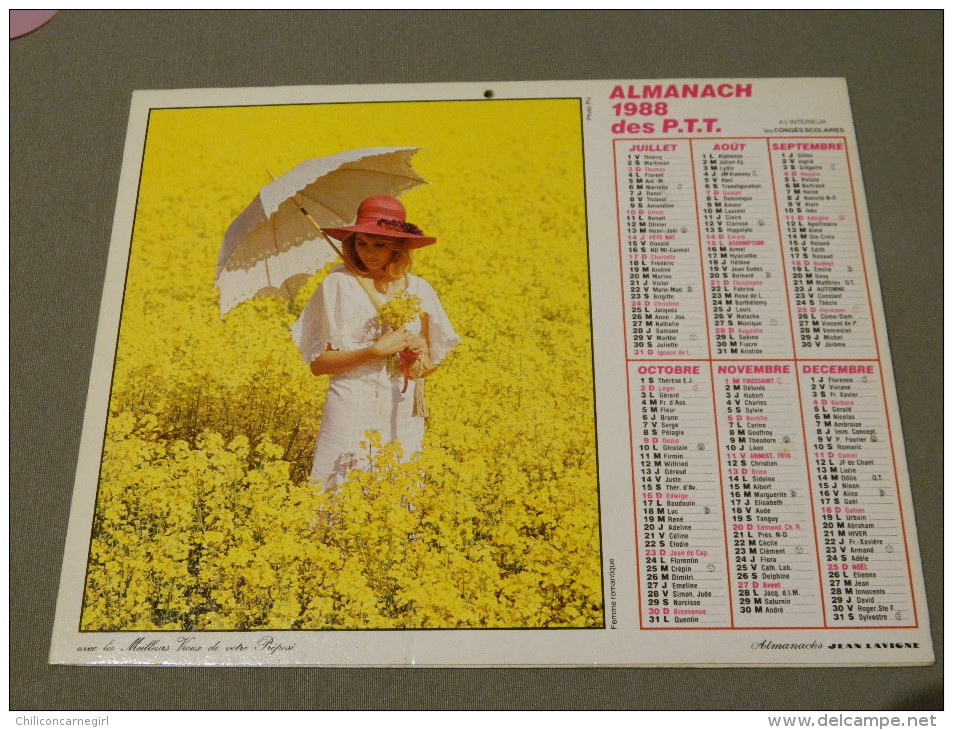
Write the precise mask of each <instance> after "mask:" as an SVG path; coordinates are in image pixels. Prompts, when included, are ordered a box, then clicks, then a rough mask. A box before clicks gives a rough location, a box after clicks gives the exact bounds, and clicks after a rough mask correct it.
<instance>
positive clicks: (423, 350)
mask: <svg viewBox="0 0 953 730" xmlns="http://www.w3.org/2000/svg"><path fill="white" fill-rule="evenodd" d="M407 349H410V350H411V351H412V352H414V353H415V354H417V355H428V356H429V353H430V348H429V347H428V346H427V339H426V338H425V337H423V336H421V335H413V334H411V333H410V332H407V331H405V330H402V329H400V330H391V331H390V332H385V333H384V334H383V335H381V337H380V338H379V339H378V340H377V342H375V343H374V344H373V345H370V346H369V347H365V348H362V349H360V350H350V351H347V352H340V351H338V350H332V349H331V347H330V345H329V346H328V349H327V350H325V351H324V352H323V353H321V355H320V356H319V357H317V358H315V359H314V360H313V361H312V362H311V372H312V373H313V374H314V375H338V374H341V373H346V372H348V371H349V370H353V369H354V368H356V367H360V366H361V365H365V364H367V363H369V362H372V361H374V360H380V359H382V358H385V357H390V356H391V355H394V354H396V353H398V352H401V351H402V350H407Z"/></svg>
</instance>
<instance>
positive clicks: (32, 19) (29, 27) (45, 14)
mask: <svg viewBox="0 0 953 730" xmlns="http://www.w3.org/2000/svg"><path fill="white" fill-rule="evenodd" d="M58 12H59V10H11V11H10V40H13V39H14V38H19V37H20V36H21V35H26V34H27V33H30V32H31V31H34V30H36V29H37V28H39V27H40V26H41V25H43V24H44V23H46V22H47V21H48V20H49V19H50V18H52V17H53V16H54V15H56V14H57V13H58Z"/></svg>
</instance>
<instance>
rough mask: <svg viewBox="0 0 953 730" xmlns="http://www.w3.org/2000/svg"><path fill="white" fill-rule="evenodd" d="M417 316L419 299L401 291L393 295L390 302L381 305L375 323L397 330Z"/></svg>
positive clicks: (418, 313) (418, 314)
mask: <svg viewBox="0 0 953 730" xmlns="http://www.w3.org/2000/svg"><path fill="white" fill-rule="evenodd" d="M419 316H420V297H417V296H414V295H413V294H408V293H407V292H406V291H401V292H398V293H397V294H395V295H394V297H393V298H392V299H390V301H387V302H385V303H384V304H382V305H381V308H380V310H378V312H377V321H378V322H380V323H381V324H383V325H387V326H389V327H390V328H391V329H393V330H399V329H400V328H401V327H403V326H404V325H405V324H408V323H409V322H412V321H413V320H414V318H415V317H419Z"/></svg>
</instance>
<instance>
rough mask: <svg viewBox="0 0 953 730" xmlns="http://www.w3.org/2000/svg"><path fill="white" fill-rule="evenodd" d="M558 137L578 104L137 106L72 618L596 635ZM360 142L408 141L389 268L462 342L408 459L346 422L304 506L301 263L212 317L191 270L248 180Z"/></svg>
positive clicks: (567, 179)
mask: <svg viewBox="0 0 953 730" xmlns="http://www.w3.org/2000/svg"><path fill="white" fill-rule="evenodd" d="M580 134H581V132H580V110H579V104H578V101H577V100H528V101H502V100H501V101H496V100H494V101H485V100H481V101H449V102H427V103H378V104H323V105H290V106H269V107H247V108H245V107H229V108H204V109H164V110H153V111H152V113H151V116H150V121H149V131H148V137H147V143H146V150H145V155H144V158H143V169H142V175H141V180H140V189H139V203H138V208H137V212H136V219H135V229H134V233H133V238H132V242H131V250H130V259H129V266H128V272H127V279H126V294H125V298H124V302H123V309H122V319H121V327H120V336H119V344H118V347H117V351H116V363H115V369H114V373H113V384H112V391H111V396H110V404H109V419H108V425H107V433H106V443H105V448H104V452H103V456H102V468H101V473H100V483H99V490H98V494H97V503H96V512H95V520H94V525H93V533H92V541H91V545H90V556H89V567H88V571H87V577H86V590H85V600H84V608H83V614H82V628H83V629H85V630H95V631H107V630H108V631H114V630H253V629H266V628H267V629H300V630H317V629H362V628H375V629H382V628H480V627H494V628H508V627H599V626H602V625H603V620H604V618H603V605H602V579H601V569H600V566H601V551H600V542H599V540H600V537H599V536H600V532H599V513H598V490H597V479H596V450H595V432H594V405H593V378H592V347H591V341H590V325H589V321H590V320H589V318H590V308H589V292H588V270H587V246H586V221H585V207H584V192H583V178H582V150H581V138H580ZM372 146H417V147H421V148H423V149H422V150H421V151H420V152H419V153H418V154H417V156H416V158H415V161H414V165H415V169H416V170H417V171H418V172H419V173H420V174H421V175H423V176H424V177H425V178H426V179H427V180H428V181H430V183H431V184H430V185H427V186H423V187H421V188H418V189H416V190H413V191H410V192H408V193H406V194H405V195H404V196H402V201H403V202H404V204H405V205H406V207H407V210H408V220H410V221H412V222H414V223H416V224H417V225H419V226H420V227H421V228H423V230H424V231H426V232H427V234H428V235H433V236H436V238H437V240H438V243H437V245H435V246H430V247H427V248H425V249H423V250H421V251H418V252H415V259H414V268H413V271H414V273H416V274H419V275H420V276H423V277H424V278H425V279H427V280H428V281H429V282H430V283H431V284H432V285H433V286H434V288H435V290H436V291H437V293H438V295H439V297H440V299H441V301H442V303H443V305H444V307H445V309H446V310H447V313H448V315H449V317H450V319H451V321H452V322H453V325H454V327H455V329H456V330H457V332H458V333H459V334H460V335H461V337H462V342H461V344H460V345H459V347H458V348H457V349H456V350H454V352H453V353H452V354H451V356H450V357H448V359H447V360H446V361H445V363H444V365H443V366H442V367H441V369H440V371H438V373H437V374H436V375H434V376H433V377H432V378H430V379H428V381H427V400H428V404H427V405H428V410H429V412H430V417H429V419H428V424H427V435H426V438H425V446H424V452H423V454H422V455H421V458H420V460H418V461H415V462H410V463H404V464H401V463H399V462H398V458H397V453H398V451H399V449H400V445H399V444H396V443H391V444H385V443H381V442H380V439H379V437H378V436H377V435H376V434H373V433H371V434H368V441H367V448H368V451H369V454H370V456H371V459H372V461H373V463H374V465H375V468H374V470H373V471H372V472H370V473H364V472H355V473H354V474H353V475H352V478H351V479H350V481H349V482H347V483H346V484H345V485H344V487H343V488H342V489H341V490H340V491H339V492H338V493H336V494H319V493H318V492H317V490H316V489H315V487H314V486H313V485H312V484H311V482H310V481H309V479H308V472H309V469H310V458H311V449H312V447H313V444H314V438H315V436H316V434H317V432H318V428H319V426H320V417H321V407H322V405H323V400H324V391H325V389H326V386H327V380H326V378H324V377H314V376H313V375H311V373H310V371H309V369H308V367H307V366H306V365H304V364H303V363H302V362H301V359H300V356H299V354H298V352H297V350H296V349H295V347H294V344H293V343H292V341H291V338H290V335H289V331H288V328H289V326H290V325H291V323H292V322H293V321H294V320H295V318H296V316H297V314H298V312H300V310H301V308H302V307H303V306H304V303H305V302H306V301H307V298H308V297H309V296H310V295H311V293H313V291H314V289H315V287H316V286H317V285H318V283H319V282H320V280H321V277H322V275H323V273H325V272H319V274H318V275H316V276H314V277H312V279H311V280H310V281H309V283H308V284H307V285H306V286H305V287H304V288H303V289H302V290H301V292H299V295H298V298H297V299H296V301H294V302H292V303H289V302H286V301H284V300H281V299H276V298H260V299H256V300H253V301H250V302H246V303H243V304H241V305H239V306H237V307H236V308H235V309H233V310H232V311H231V312H229V313H228V314H227V315H226V316H225V317H224V318H220V317H219V311H218V303H217V296H218V294H217V291H216V290H215V288H214V286H213V280H214V276H215V263H216V260H217V256H218V248H219V245H220V243H221V240H222V236H223V234H224V232H225V229H226V228H227V227H228V225H229V223H230V222H231V221H232V219H233V218H234V217H235V216H236V215H237V214H238V213H239V212H240V211H241V210H242V209H243V208H244V207H245V206H246V205H247V204H248V203H249V202H250V200H251V199H252V198H253V197H254V195H255V194H256V193H257V191H258V189H259V188H260V187H261V186H263V185H265V184H266V183H267V182H268V181H269V179H270V178H269V177H268V173H267V172H266V170H270V171H271V172H273V173H275V174H281V173H283V172H285V171H287V170H289V169H291V168H292V167H294V166H295V165H296V164H297V163H298V162H300V161H302V160H304V159H307V158H310V157H320V156H324V155H330V154H334V153H336V152H340V151H342V150H346V149H353V148H358V147H372Z"/></svg>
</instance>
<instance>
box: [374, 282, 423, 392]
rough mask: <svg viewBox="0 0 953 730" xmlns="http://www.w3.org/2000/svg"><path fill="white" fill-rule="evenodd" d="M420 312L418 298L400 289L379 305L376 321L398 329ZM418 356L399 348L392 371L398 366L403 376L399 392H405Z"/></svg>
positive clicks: (418, 354) (417, 353) (408, 350)
mask: <svg viewBox="0 0 953 730" xmlns="http://www.w3.org/2000/svg"><path fill="white" fill-rule="evenodd" d="M420 313H421V311H420V298H419V297H417V296H414V295H413V294H408V293H407V292H406V291H401V292H398V293H397V294H395V295H394V297H393V298H392V299H390V300H389V301H387V302H385V303H384V304H383V305H381V308H380V309H379V310H378V312H377V321H378V322H380V323H381V324H382V325H384V326H387V327H390V328H391V329H393V330H399V329H400V328H401V327H403V326H404V325H406V324H408V323H410V322H412V321H413V320H414V318H416V317H419V316H420ZM419 358H420V353H419V352H415V351H413V350H411V349H405V350H401V351H400V352H399V353H397V356H396V362H395V363H394V371H395V372H396V371H397V367H399V368H400V372H401V373H403V376H404V387H403V388H402V389H401V391H400V392H401V393H406V392H407V383H408V381H409V379H410V374H411V368H412V367H413V366H414V363H416V362H417V360H418V359H419Z"/></svg>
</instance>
